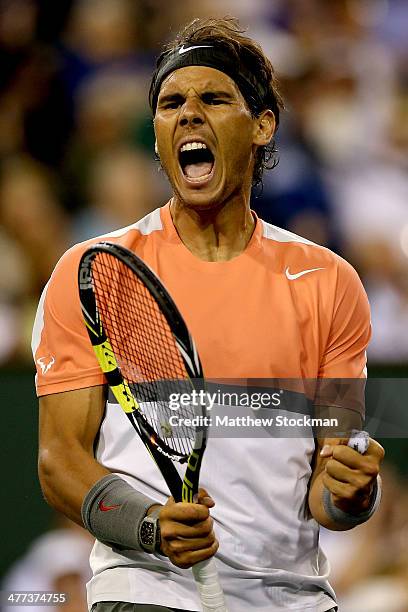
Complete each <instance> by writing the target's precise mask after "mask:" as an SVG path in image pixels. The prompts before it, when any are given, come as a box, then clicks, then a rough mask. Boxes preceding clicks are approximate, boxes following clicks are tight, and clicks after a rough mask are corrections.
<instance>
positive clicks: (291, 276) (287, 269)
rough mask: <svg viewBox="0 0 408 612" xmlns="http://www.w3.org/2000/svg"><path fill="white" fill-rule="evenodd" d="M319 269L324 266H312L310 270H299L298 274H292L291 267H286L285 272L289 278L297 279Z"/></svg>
mask: <svg viewBox="0 0 408 612" xmlns="http://www.w3.org/2000/svg"><path fill="white" fill-rule="evenodd" d="M317 270H324V268H310V270H302V271H301V272H297V273H296V274H291V273H290V272H289V268H286V270H285V274H286V278H287V279H289V280H296V279H297V278H300V277H301V276H303V275H304V274H309V272H316V271H317Z"/></svg>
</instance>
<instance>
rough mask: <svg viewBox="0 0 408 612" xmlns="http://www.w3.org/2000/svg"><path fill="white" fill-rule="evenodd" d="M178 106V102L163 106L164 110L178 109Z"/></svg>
mask: <svg viewBox="0 0 408 612" xmlns="http://www.w3.org/2000/svg"><path fill="white" fill-rule="evenodd" d="M179 106H180V102H177V101H174V102H167V103H166V104H164V105H163V108H164V109H166V110H167V109H169V108H178V107H179Z"/></svg>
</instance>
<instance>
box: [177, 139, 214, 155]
mask: <svg viewBox="0 0 408 612" xmlns="http://www.w3.org/2000/svg"><path fill="white" fill-rule="evenodd" d="M206 148H207V145H205V144H204V143H203V142H187V143H186V144H184V145H183V146H182V147H181V149H180V152H181V153H184V151H192V150H193V149H206Z"/></svg>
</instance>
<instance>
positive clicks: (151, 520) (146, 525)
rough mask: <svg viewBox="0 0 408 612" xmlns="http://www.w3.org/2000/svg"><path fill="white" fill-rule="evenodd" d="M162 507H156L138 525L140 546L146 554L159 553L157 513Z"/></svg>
mask: <svg viewBox="0 0 408 612" xmlns="http://www.w3.org/2000/svg"><path fill="white" fill-rule="evenodd" d="M161 509H162V506H158V507H157V508H155V510H153V512H152V513H151V514H149V515H146V516H145V517H144V519H143V520H142V522H141V523H140V525H139V542H140V546H141V547H142V548H143V550H145V551H146V552H148V553H154V552H160V544H161V538H160V523H159V513H160V510H161Z"/></svg>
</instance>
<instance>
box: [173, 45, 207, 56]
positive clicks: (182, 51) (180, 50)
mask: <svg viewBox="0 0 408 612" xmlns="http://www.w3.org/2000/svg"><path fill="white" fill-rule="evenodd" d="M205 47H212V45H194V47H187V48H186V49H185V48H184V45H182V46H181V47H180V49H179V55H183V53H187V51H191V50H192V49H204V48H205Z"/></svg>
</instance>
